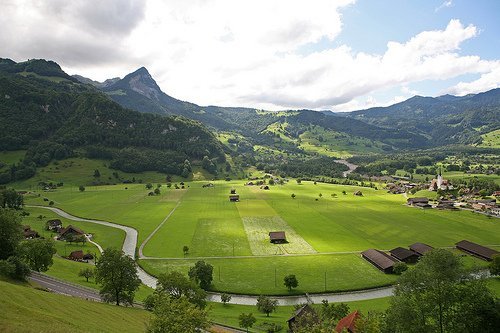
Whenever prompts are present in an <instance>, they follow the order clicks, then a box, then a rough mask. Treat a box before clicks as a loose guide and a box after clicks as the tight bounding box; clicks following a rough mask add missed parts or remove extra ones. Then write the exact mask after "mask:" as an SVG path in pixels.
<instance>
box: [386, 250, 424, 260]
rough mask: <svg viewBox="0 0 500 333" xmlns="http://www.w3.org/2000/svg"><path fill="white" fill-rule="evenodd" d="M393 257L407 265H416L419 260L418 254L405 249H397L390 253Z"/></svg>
mask: <svg viewBox="0 0 500 333" xmlns="http://www.w3.org/2000/svg"><path fill="white" fill-rule="evenodd" d="M389 252H390V253H391V256H393V257H394V258H396V259H398V260H399V261H402V262H406V263H416V262H417V260H418V254H416V253H415V252H413V251H410V250H408V249H405V248H404V247H397V248H395V249H392V250H390V251H389Z"/></svg>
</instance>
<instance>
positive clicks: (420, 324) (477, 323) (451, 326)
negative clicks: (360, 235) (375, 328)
mask: <svg viewBox="0 0 500 333" xmlns="http://www.w3.org/2000/svg"><path fill="white" fill-rule="evenodd" d="M495 306H496V305H495V300H494V297H493V296H492V295H491V292H490V291H489V290H488V288H487V287H486V284H485V282H484V281H483V280H482V279H480V278H479V275H478V274H477V273H476V274H471V272H469V271H466V270H465V269H464V267H463V265H462V262H461V261H460V258H459V257H457V256H455V255H453V254H452V253H451V252H448V251H446V250H443V249H435V250H432V251H430V252H428V253H427V254H426V255H424V256H423V257H422V258H421V259H420V261H419V263H418V264H417V265H416V266H415V267H414V268H413V269H411V270H409V271H407V272H406V273H405V274H403V275H401V277H400V278H399V279H398V283H397V284H396V287H395V290H394V297H393V298H392V299H391V303H390V307H389V309H388V310H387V314H386V320H385V325H386V327H387V330H388V331H390V332H405V333H413V332H415V333H416V332H440V333H444V332H479V331H480V332H495V325H496V324H498V323H499V322H500V312H499V310H498V307H495Z"/></svg>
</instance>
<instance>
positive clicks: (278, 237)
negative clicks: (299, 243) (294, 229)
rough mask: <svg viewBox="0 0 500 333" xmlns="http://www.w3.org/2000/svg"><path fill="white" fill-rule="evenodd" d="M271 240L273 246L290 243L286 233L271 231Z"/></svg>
mask: <svg viewBox="0 0 500 333" xmlns="http://www.w3.org/2000/svg"><path fill="white" fill-rule="evenodd" d="M269 240H270V241H271V243H273V244H282V243H288V242H287V240H286V235H285V232H284V231H271V232H270V233H269Z"/></svg>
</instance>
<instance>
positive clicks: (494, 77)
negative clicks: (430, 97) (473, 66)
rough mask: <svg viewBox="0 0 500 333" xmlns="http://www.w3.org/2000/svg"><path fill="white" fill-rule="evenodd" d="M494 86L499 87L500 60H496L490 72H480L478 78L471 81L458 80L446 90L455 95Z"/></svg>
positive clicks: (462, 94) (473, 92)
mask: <svg viewBox="0 0 500 333" xmlns="http://www.w3.org/2000/svg"><path fill="white" fill-rule="evenodd" d="M496 88H500V61H498V62H496V67H495V68H494V69H493V70H491V72H488V73H485V74H482V75H481V77H480V78H479V79H477V80H474V81H472V82H459V83H458V84H456V85H455V86H453V87H451V88H449V89H448V90H447V91H446V92H447V93H449V94H453V95H457V96H464V95H467V94H476V93H479V92H482V91H486V90H491V89H496Z"/></svg>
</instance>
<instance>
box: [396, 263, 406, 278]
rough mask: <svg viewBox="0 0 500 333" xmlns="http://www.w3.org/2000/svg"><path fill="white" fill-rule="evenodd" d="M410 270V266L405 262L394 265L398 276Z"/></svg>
mask: <svg viewBox="0 0 500 333" xmlns="http://www.w3.org/2000/svg"><path fill="white" fill-rule="evenodd" d="M407 270H408V265H406V264H405V263H404V262H398V263H396V264H395V265H394V269H393V272H394V274H396V275H401V274H402V273H403V272H405V271H407Z"/></svg>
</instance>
